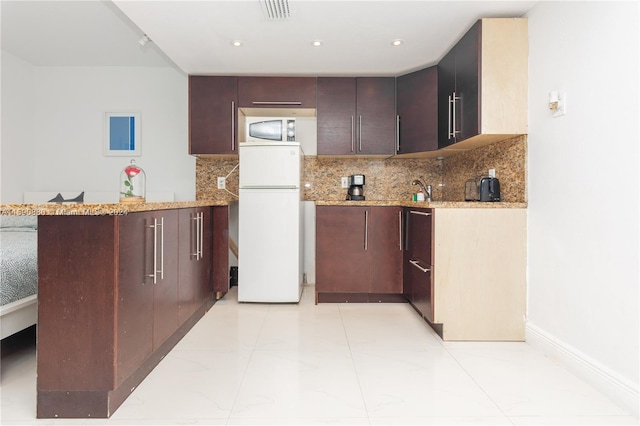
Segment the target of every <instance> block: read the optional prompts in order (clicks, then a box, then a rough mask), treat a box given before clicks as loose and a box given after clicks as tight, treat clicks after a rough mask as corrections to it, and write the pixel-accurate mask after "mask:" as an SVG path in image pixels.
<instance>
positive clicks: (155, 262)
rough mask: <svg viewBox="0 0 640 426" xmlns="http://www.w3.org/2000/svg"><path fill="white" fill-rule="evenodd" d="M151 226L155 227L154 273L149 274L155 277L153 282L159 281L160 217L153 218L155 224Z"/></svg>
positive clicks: (150, 276) (150, 226)
mask: <svg viewBox="0 0 640 426" xmlns="http://www.w3.org/2000/svg"><path fill="white" fill-rule="evenodd" d="M149 228H153V273H152V274H148V275H147V277H149V278H153V283H154V284H156V283H157V282H158V219H156V218H153V225H149Z"/></svg>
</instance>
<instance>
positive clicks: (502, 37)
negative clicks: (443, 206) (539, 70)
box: [438, 18, 528, 149]
mask: <svg viewBox="0 0 640 426" xmlns="http://www.w3.org/2000/svg"><path fill="white" fill-rule="evenodd" d="M527 71H528V42H527V19H526V18H487V19H481V20H479V21H477V22H476V23H475V24H474V25H473V27H471V29H469V31H468V32H467V33H465V35H464V36H463V37H462V38H461V39H460V41H459V42H458V43H456V44H455V46H454V47H453V48H452V49H451V50H450V51H449V52H448V53H447V54H446V55H445V56H444V57H443V58H442V60H441V61H440V62H439V63H438V147H439V148H445V149H446V148H447V147H451V148H452V149H472V148H475V147H478V146H482V145H486V144H489V143H492V142H496V141H499V140H503V139H506V138H509V137H513V136H516V135H521V134H526V133H527V95H528V93H527V92H528V88H527Z"/></svg>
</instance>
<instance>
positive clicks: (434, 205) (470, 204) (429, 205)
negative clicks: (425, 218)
mask: <svg viewBox="0 0 640 426" xmlns="http://www.w3.org/2000/svg"><path fill="white" fill-rule="evenodd" d="M316 205H317V206H362V207H367V206H391V207H416V208H423V209H526V208H527V203H507V202H491V203H480V202H478V201H429V202H427V201H399V200H363V201H347V200H316Z"/></svg>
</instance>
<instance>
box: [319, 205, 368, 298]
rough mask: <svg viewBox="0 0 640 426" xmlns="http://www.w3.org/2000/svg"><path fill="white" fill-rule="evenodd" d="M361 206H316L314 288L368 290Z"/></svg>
mask: <svg viewBox="0 0 640 426" xmlns="http://www.w3.org/2000/svg"><path fill="white" fill-rule="evenodd" d="M366 215H368V209H367V208H364V207H342V206H318V207H316V291H318V292H338V293H367V292H368V291H369V282H370V277H369V257H368V256H367V255H366V253H365V243H366V241H365V239H366V220H365V219H366V217H365V216H366Z"/></svg>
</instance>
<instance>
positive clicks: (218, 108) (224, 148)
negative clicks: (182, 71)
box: [189, 76, 238, 154]
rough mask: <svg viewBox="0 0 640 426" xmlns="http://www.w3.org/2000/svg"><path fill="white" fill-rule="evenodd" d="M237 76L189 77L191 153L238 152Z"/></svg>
mask: <svg viewBox="0 0 640 426" xmlns="http://www.w3.org/2000/svg"><path fill="white" fill-rule="evenodd" d="M237 103H238V78H237V77H208V76H190V77H189V154H237V153H238V143H237V114H238V113H237Z"/></svg>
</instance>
